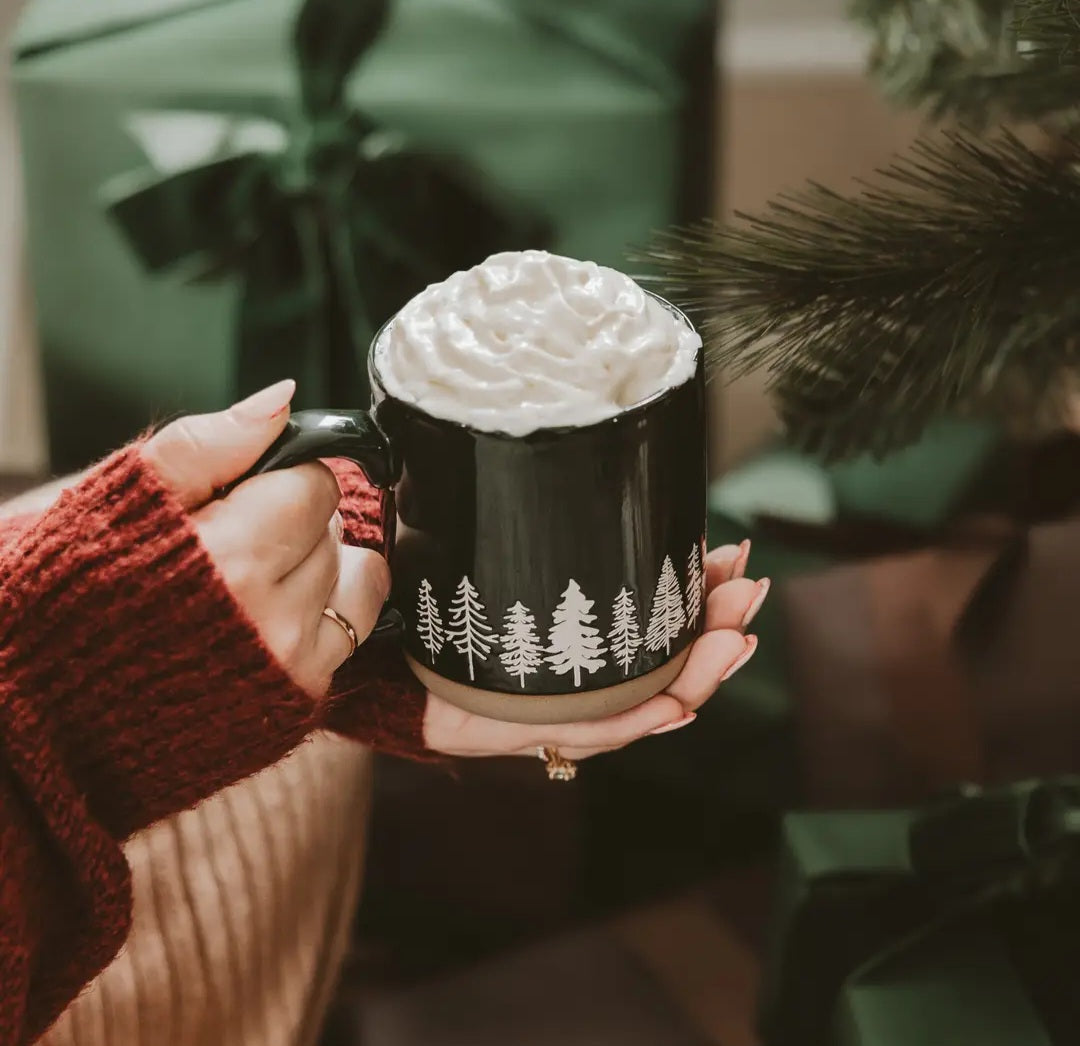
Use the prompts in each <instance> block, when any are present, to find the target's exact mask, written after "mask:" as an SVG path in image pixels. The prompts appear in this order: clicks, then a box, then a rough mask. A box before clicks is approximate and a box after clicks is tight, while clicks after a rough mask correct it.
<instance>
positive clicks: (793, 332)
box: [647, 0, 1080, 458]
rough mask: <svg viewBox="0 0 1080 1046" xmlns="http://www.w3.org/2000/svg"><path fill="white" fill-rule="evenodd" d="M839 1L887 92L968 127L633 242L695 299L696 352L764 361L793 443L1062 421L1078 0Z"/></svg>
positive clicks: (668, 284)
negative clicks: (865, 38)
mask: <svg viewBox="0 0 1080 1046" xmlns="http://www.w3.org/2000/svg"><path fill="white" fill-rule="evenodd" d="M853 10H854V13H855V14H856V15H857V17H859V18H860V19H861V20H862V21H863V22H865V23H868V24H870V25H871V26H873V27H874V28H875V30H876V32H877V36H878V40H877V46H876V48H875V51H874V58H873V63H872V64H873V67H874V69H875V71H876V72H877V74H878V76H879V78H880V79H881V80H882V82H883V83H884V84H885V85H886V87H887V88H888V89H889V90H890V92H891V94H892V95H893V96H894V97H895V98H896V99H898V100H901V101H909V102H919V103H922V102H926V103H928V104H929V106H930V110H929V111H930V115H931V116H932V117H937V118H944V117H946V116H950V117H952V116H955V117H958V118H961V119H962V120H963V121H964V122H965V124H967V125H968V126H969V128H975V129H968V130H965V131H961V132H957V131H949V132H946V133H945V134H943V135H942V134H940V133H938V132H937V131H930V132H928V133H927V134H926V135H925V136H924V137H923V138H922V139H921V140H920V141H919V142H917V143H916V145H915V146H914V148H913V150H912V152H911V154H910V156H908V157H906V158H902V159H899V160H897V161H896V162H895V163H894V164H893V165H892V166H891V167H889V168H888V169H887V170H885V171H883V172H881V177H880V179H879V180H878V181H876V182H873V183H871V184H868V185H866V186H865V187H864V188H863V189H862V190H861V191H860V192H858V193H857V194H856V195H853V196H844V195H841V194H839V193H837V192H834V191H831V190H829V189H826V188H823V187H820V186H811V187H810V188H808V189H807V190H806V191H804V192H800V193H795V194H792V195H791V196H787V197H784V198H782V199H780V200H777V201H776V202H774V203H773V204H772V205H771V206H770V208H769V210H768V212H767V213H766V214H764V215H761V216H758V217H753V218H748V219H742V220H740V221H738V222H736V223H734V224H732V225H717V224H710V225H703V226H698V227H693V228H687V229H682V230H678V231H675V232H673V233H670V234H668V235H666V236H664V237H662V238H661V239H660V240H659V241H658V242H657V243H656V244H655V245H654V246H653V247H652V248H651V250H649V251H648V252H647V254H648V256H649V258H650V260H651V261H653V262H655V263H657V264H658V265H659V267H660V269H661V270H662V271H663V272H664V273H665V276H664V277H663V279H662V280H661V283H662V285H663V287H664V289H665V290H666V292H667V293H668V295H669V296H671V297H672V298H673V299H674V300H676V301H679V302H680V303H681V304H686V305H687V306H688V308H689V310H690V311H691V312H692V313H694V314H695V315H696V318H697V319H698V320H699V326H700V327H701V329H702V331H703V333H704V335H705V336H706V338H707V339H708V341H709V342H710V344H711V352H712V359H713V362H714V364H716V365H718V366H721V367H723V368H724V369H725V370H727V371H728V372H729V373H731V374H736V375H737V374H738V373H740V372H743V371H745V370H749V369H756V368H765V369H767V370H768V371H769V372H770V374H771V376H772V382H773V387H774V389H775V392H776V395H777V398H778V400H779V406H780V410H781V415H782V417H783V419H784V422H785V425H786V428H787V430H788V433H789V435H790V436H791V438H792V439H793V441H795V442H796V443H798V444H799V445H801V446H803V447H805V448H807V449H809V450H812V451H816V452H821V453H822V454H824V455H826V456H828V457H834V458H839V457H847V456H851V455H853V454H856V453H859V452H863V451H870V452H873V453H875V454H881V453H884V452H886V451H889V450H891V449H893V448H896V447H900V446H903V445H906V444H908V443H911V442H912V441H914V440H915V439H916V438H917V437H918V436H919V435H920V434H921V433H922V432H923V431H924V430H925V429H926V427H927V425H928V424H929V423H930V422H932V421H934V420H935V419H938V418H941V417H943V416H947V415H952V414H969V415H980V416H991V417H994V418H995V419H1000V420H1004V421H1005V422H1007V423H1009V424H1010V425H1013V424H1018V423H1023V425H1024V427H1025V428H1029V429H1030V427H1031V425H1032V424H1035V425H1044V424H1045V423H1047V422H1049V423H1051V424H1060V423H1062V422H1066V421H1068V420H1070V419H1071V418H1072V416H1073V411H1074V400H1073V396H1072V393H1073V389H1074V387H1075V378H1076V367H1077V363H1078V353H1080V341H1078V340H1077V337H1076V332H1077V328H1078V324H1080V291H1078V290H1077V287H1080V280H1078V278H1077V277H1078V275H1080V272H1078V269H1080V250H1078V249H1077V248H1078V242H1080V241H1078V239H1077V237H1076V233H1075V230H1076V229H1077V227H1078V225H1080V177H1078V175H1077V168H1076V159H1077V158H1078V156H1080V134H1078V133H1077V130H1076V129H1075V126H1076V125H1077V123H1078V121H1077V114H1078V112H1080V4H1077V3H1075V2H1073V0H1013V2H1006V0H858V2H857V3H855V4H853ZM1003 121H1008V123H1009V124H1010V129H1008V130H1006V129H1000V130H992V129H990V128H992V127H993V125H994V124H995V123H997V122H1003ZM1018 125H1019V126H1018ZM1029 131H1030V133H1029ZM1046 131H1051V132H1052V145H1050V146H1048V145H1047V140H1048V136H1047V135H1046V133H1045V132H1046Z"/></svg>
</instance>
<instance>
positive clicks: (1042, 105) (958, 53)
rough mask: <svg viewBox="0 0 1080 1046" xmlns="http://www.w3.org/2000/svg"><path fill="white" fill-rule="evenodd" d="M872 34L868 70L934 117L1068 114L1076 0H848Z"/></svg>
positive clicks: (1078, 79) (1076, 85) (1078, 27)
mask: <svg viewBox="0 0 1080 1046" xmlns="http://www.w3.org/2000/svg"><path fill="white" fill-rule="evenodd" d="M849 6H850V11H851V15H852V17H853V18H854V19H855V20H857V21H858V22H860V23H861V24H863V25H865V26H867V27H868V28H869V29H870V30H871V31H872V32H873V34H874V37H875V46H874V49H873V52H872V55H871V61H870V69H871V73H872V75H873V76H874V77H875V79H876V80H877V81H878V82H879V83H880V85H881V87H882V89H883V91H884V92H885V94H886V95H888V96H889V97H891V98H892V99H894V100H895V101H897V102H900V103H901V104H905V105H910V106H921V105H924V104H926V105H928V106H929V111H930V114H931V115H932V116H933V117H934V118H935V119H940V118H943V117H945V116H956V117H959V118H961V119H962V120H963V121H965V122H967V123H968V124H971V125H975V126H985V125H986V124H988V123H989V122H991V121H993V120H996V119H1020V120H1041V119H1044V118H1049V117H1052V116H1058V115H1060V114H1069V115H1074V114H1075V113H1076V110H1077V108H1078V106H1080V68H1078V67H1077V62H1076V61H1075V55H1076V54H1077V51H1078V49H1080V0H851V2H850V5H849Z"/></svg>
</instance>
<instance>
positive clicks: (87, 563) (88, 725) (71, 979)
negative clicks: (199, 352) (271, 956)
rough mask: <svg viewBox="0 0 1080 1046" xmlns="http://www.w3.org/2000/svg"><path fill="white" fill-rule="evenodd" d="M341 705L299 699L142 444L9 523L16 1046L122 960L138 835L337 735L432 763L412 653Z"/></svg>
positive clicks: (345, 482)
mask: <svg viewBox="0 0 1080 1046" xmlns="http://www.w3.org/2000/svg"><path fill="white" fill-rule="evenodd" d="M336 471H337V473H338V475H339V477H341V479H340V482H341V484H342V486H343V487H344V488H345V490H344V493H345V495H346V496H345V498H344V499H343V506H342V511H343V515H344V516H345V518H346V520H347V522H348V524H349V527H348V535H349V539H350V540H353V541H356V542H364V543H376V544H378V543H379V540H380V533H379V524H378V517H377V516H373V515H372V512H373V510H374V509H377V508H378V501H377V495H375V494H374V493H373V492H372V491H371V490H370V488H368V487H367V486H366V484H364V482H363V481H362V479H361V478H360V477H359V475H358V474H357V473H356V471H355V470H351V469H348V468H345V467H344V466H340V467H338V468H337V469H336ZM375 671H379V672H383V673H385V675H384V676H383V677H382V678H376V677H374V676H373V675H372V674H371V673H373V672H375ZM335 693H336V695H337V696H335V697H334V698H333V699H332V700H330V701H328V702H325V703H321V702H317V701H315V700H313V699H312V698H311V697H310V696H309V695H307V694H306V693H304V692H303V691H302V690H300V689H299V688H298V687H297V686H295V685H294V684H293V683H292V681H291V680H290V678H289V677H288V676H287V675H286V673H285V672H284V670H283V669H282V668H281V667H280V666H279V665H278V664H277V663H276V661H275V660H274V658H273V657H272V655H271V654H270V653H269V651H268V650H267V648H266V647H265V646H264V644H263V643H262V641H261V640H260V638H259V636H258V634H257V632H256V631H255V629H254V626H253V625H252V624H251V623H250V622H249V621H248V620H247V619H246V617H245V616H244V615H243V613H242V611H241V610H240V608H239V607H238V605H237V604H236V602H235V601H234V600H233V598H232V596H231V595H230V593H229V591H228V589H227V587H226V586H225V583H224V582H223V580H222V579H221V577H220V575H219V574H218V573H217V571H216V569H215V568H214V566H213V564H212V562H211V561H210V559H209V557H208V556H207V554H206V552H205V550H204V549H203V547H202V545H201V543H200V542H199V540H198V537H197V535H196V533H195V530H194V528H193V527H192V526H191V524H190V522H189V520H188V519H187V517H186V515H185V514H184V512H183V511H182V509H181V508H180V506H179V505H178V504H177V503H176V501H175V500H174V498H173V497H172V496H171V494H170V493H169V492H168V491H167V490H166V489H165V488H164V487H163V485H162V484H161V483H160V482H159V481H158V480H157V478H156V476H155V475H154V474H153V473H152V471H151V470H150V469H149V468H148V467H147V466H146V465H145V463H144V462H143V459H142V458H141V456H140V454H139V452H138V448H137V447H133V448H128V449H127V450H125V451H122V452H120V453H118V454H117V455H115V456H113V457H112V458H110V459H108V460H107V461H106V462H104V463H103V464H102V465H100V466H99V467H98V468H96V469H94V470H93V471H92V472H91V473H90V474H89V475H88V476H87V477H86V478H85V479H83V480H82V481H81V482H80V483H79V484H78V485H76V486H75V487H73V488H71V489H70V490H68V491H66V492H65V493H64V494H63V495H61V497H60V499H59V501H58V502H57V503H56V504H55V505H54V506H53V507H52V508H51V509H49V510H48V511H47V512H45V513H44V514H43V515H42V516H41V517H39V518H37V519H36V520H34V521H26V520H9V521H5V522H4V525H3V527H2V528H0V869H2V874H0V1046H23V1044H26V1043H30V1042H33V1041H34V1040H35V1039H36V1038H38V1037H39V1036H40V1035H41V1034H42V1032H43V1031H44V1030H45V1028H46V1027H48V1025H49V1024H51V1023H52V1022H53V1021H54V1020H55V1019H56V1017H57V1015H58V1014H59V1013H61V1012H62V1010H63V1009H64V1008H65V1007H66V1006H67V1005H68V1004H69V1003H70V1002H71V1000H72V999H73V998H74V997H75V996H76V994H77V993H78V992H79V990H80V989H81V988H82V987H83V986H84V985H85V984H86V983H87V982H88V981H90V980H91V979H92V978H93V977H95V975H96V974H97V973H98V972H99V971H101V970H102V969H104V967H105V966H106V965H107V964H108V963H109V962H110V960H111V959H112V958H113V956H114V955H115V954H116V953H117V951H118V949H119V948H120V946H121V945H122V944H123V942H124V940H125V939H126V937H127V935H128V932H129V929H130V926H131V918H132V916H131V904H132V899H131V878H130V871H129V867H128V864H127V862H126V861H125V859H124V854H123V851H122V849H121V845H120V844H121V843H122V842H123V841H124V840H125V839H127V838H128V837H129V836H131V835H132V833H135V832H137V831H139V830H140V829H143V828H145V827H146V826H148V825H150V824H152V823H154V822H157V821H160V820H161V819H163V818H167V817H170V816H172V815H174V814H176V813H178V812H179V811H182V810H185V809H188V808H190V807H192V806H194V805H195V804H197V803H199V802H200V801H201V800H203V799H205V798H206V797H208V796H211V795H213V794H215V793H218V792H220V791H221V790H222V789H225V788H227V787H228V786H230V785H232V784H233V783H234V782H237V781H240V780H241V779H244V778H247V777H248V776H249V775H251V774H254V773H256V772H257V771H259V770H261V769H263V768H264V767H268V766H270V765H271V764H274V763H277V762H278V761H279V760H281V759H282V757H284V756H285V755H286V754H287V753H288V752H289V751H290V750H291V749H293V748H295V747H296V746H297V745H298V744H299V743H300V742H301V741H302V740H303V739H304V738H305V737H307V736H308V735H309V734H310V733H311V732H312V731H313V730H315V729H316V728H318V727H321V726H330V727H332V728H333V729H336V730H339V731H341V732H342V733H345V734H347V735H348V736H350V737H352V738H355V739H357V740H361V741H366V742H368V743H373V744H375V745H378V746H380V747H383V748H386V749H388V750H391V751H395V752H398V753H402V754H409V755H413V756H420V755H422V754H423V745H422V741H421V728H422V719H423V707H424V698H423V694H422V693H421V692H420V688H419V687H418V686H417V685H416V684H415V682H413V681H412V680H411V679H410V678H409V677H408V676H407V674H406V670H405V668H404V664H403V659H402V658H401V656H400V653H398V652H396V651H394V650H393V649H391V648H387V647H382V648H376V647H374V646H373V647H372V648H371V649H370V650H366V649H365V650H364V652H363V656H361V655H359V654H358V655H357V657H356V658H354V659H353V663H350V665H349V666H348V669H347V671H345V672H344V673H343V674H342V677H341V680H340V683H339V685H338V686H336V687H335ZM328 717H329V718H328Z"/></svg>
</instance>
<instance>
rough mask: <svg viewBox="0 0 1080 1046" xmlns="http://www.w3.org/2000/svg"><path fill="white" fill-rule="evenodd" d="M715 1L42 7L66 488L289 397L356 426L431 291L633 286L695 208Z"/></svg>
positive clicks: (51, 392)
mask: <svg viewBox="0 0 1080 1046" xmlns="http://www.w3.org/2000/svg"><path fill="white" fill-rule="evenodd" d="M713 6H714V5H713V3H712V2H711V0H672V2H671V3H670V4H668V5H666V6H665V8H664V10H663V11H659V10H657V9H656V7H655V5H652V4H649V3H645V2H643V0H604V2H601V3H595V4H589V5H566V4H564V3H562V2H560V0H377V2H376V0H306V2H302V0H107V2H103V3H98V4H95V5H93V9H92V10H87V9H86V8H85V5H72V4H71V3H70V2H69V0H37V2H36V3H35V4H32V5H31V6H30V7H29V9H28V12H27V15H26V17H25V18H24V20H23V22H22V24H21V25H20V27H19V31H18V33H17V35H16V41H15V49H16V65H15V97H16V105H17V110H18V115H19V121H20V130H21V136H22V143H23V153H24V166H25V175H26V177H25V185H26V197H27V204H28V214H29V240H30V257H31V272H32V279H33V284H34V291H35V297H36V302H37V312H38V319H39V327H40V333H41V344H42V350H43V359H44V370H45V382H46V399H47V407H48V411H49V435H50V444H51V451H52V457H53V464H54V467H56V468H58V469H66V468H71V467H75V466H78V465H81V464H84V463H85V462H86V461H87V460H89V459H90V458H92V457H94V456H96V455H98V454H100V453H103V452H104V451H105V450H107V449H108V448H109V447H110V446H112V445H114V444H116V443H118V442H120V441H122V440H124V439H127V438H129V437H130V436H131V435H132V434H133V433H134V432H136V431H138V430H139V429H140V428H142V427H143V426H144V425H145V424H147V423H148V422H149V421H152V420H154V419H156V418H160V417H162V416H164V415H167V414H169V413H172V412H174V411H177V410H211V409H217V408H220V407H221V406H223V405H225V404H226V403H228V402H229V401H230V400H231V399H233V398H234V397H235V396H237V395H239V394H241V393H243V392H246V391H249V390H250V389H252V388H254V387H257V386H259V385H262V384H265V383H266V382H268V381H271V380H274V379H275V378H277V377H279V376H283V375H286V374H290V375H292V376H295V377H296V378H297V379H298V380H299V383H300V389H299V393H298V397H297V403H298V404H299V405H311V404H314V403H320V404H323V405H325V404H326V403H327V402H329V403H332V404H356V403H360V404H362V403H363V402H364V400H365V396H366V387H365V381H364V360H363V357H364V354H365V352H366V349H367V346H368V343H369V339H370V337H371V334H372V332H373V330H375V329H376V328H377V327H378V326H379V325H380V324H381V323H382V322H383V321H384V320H385V319H387V318H388V317H389V316H390V315H392V313H393V312H394V311H395V310H396V309H397V308H398V307H399V306H400V305H401V304H402V303H403V302H404V301H405V300H407V299H408V298H409V297H410V296H411V295H412V294H413V293H415V292H416V291H417V290H419V289H421V288H422V287H423V286H425V285H426V284H427V283H429V282H432V281H433V280H437V279H441V278H443V277H445V276H446V275H448V274H449V273H450V272H452V271H454V270H455V269H457V268H461V267H465V266H467V265H471V264H474V263H475V262H477V261H480V260H481V259H482V258H483V257H485V256H486V255H487V254H489V253H492V252H494V251H497V250H502V249H516V248H520V247H525V246H547V247H549V248H551V249H554V250H559V251H562V252H564V253H567V254H572V255H577V256H584V257H593V258H595V259H596V260H598V261H601V262H607V263H614V264H623V255H624V251H625V249H626V248H627V247H628V246H630V245H631V244H635V243H639V242H641V241H643V240H644V239H645V238H646V237H647V236H648V235H649V233H650V232H651V230H652V229H654V228H655V227H657V226H662V225H665V224H668V223H670V222H672V221H679V220H684V219H686V218H689V217H691V216H693V215H695V214H701V213H703V212H704V211H705V210H706V209H707V207H708V203H707V198H708V193H707V192H706V190H705V184H704V183H703V182H702V183H700V184H697V185H696V186H695V185H693V184H692V183H693V177H694V176H697V177H699V178H700V174H701V172H702V171H703V170H706V169H707V168H708V165H707V164H706V165H704V166H703V165H702V164H701V163H699V162H697V160H699V158H700V157H699V155H697V154H696V153H695V150H697V151H698V153H700V151H701V150H702V149H704V148H706V146H705V144H704V143H707V142H709V140H710V137H711V136H710V131H711V119H707V117H709V116H710V115H711V106H710V105H708V104H706V103H705V100H706V96H707V100H708V101H711V87H712V84H711V81H710V80H709V79H708V73H709V70H710V69H711V63H710V62H707V61H706V60H705V57H704V55H705V51H704V43H703V40H704V36H703V34H702V27H703V26H706V25H710V24H711V19H712V16H713ZM711 49H712V38H711V36H710V37H709V48H708V50H709V52H711ZM695 55H696V56H697V57H696V58H695V59H694V60H693V61H689V62H688V56H689V57H691V58H693V57H694V56H695ZM693 172H697V174H696V175H694V174H693Z"/></svg>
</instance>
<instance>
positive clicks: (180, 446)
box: [142, 381, 390, 696]
mask: <svg viewBox="0 0 1080 1046" xmlns="http://www.w3.org/2000/svg"><path fill="white" fill-rule="evenodd" d="M294 391H295V383H294V382H292V381H284V382H280V383H279V384H277V385H273V386H271V387H270V388H268V389H263V390H262V392H258V393H256V394H255V395H254V396H252V397H250V398H249V399H246V400H244V401H243V402H242V403H238V404H236V405H235V406H233V407H231V408H229V410H227V411H223V412H221V413H219V414H204V415H194V416H191V417H186V418H181V419H180V420H179V421H175V422H173V423H172V424H171V425H168V426H166V427H165V428H163V429H162V430H161V431H160V432H158V433H157V434H156V435H154V436H153V437H152V438H151V439H149V440H148V441H147V442H146V444H145V445H144V447H143V451H142V453H143V457H144V459H145V461H146V462H147V463H148V464H149V465H150V466H151V468H153V470H154V471H155V472H156V473H157V475H158V477H159V478H160V479H161V480H162V481H163V482H164V483H165V484H166V486H168V487H169V488H170V489H171V490H172V492H173V493H174V494H175V495H176V496H177V497H178V498H179V499H180V501H181V503H182V504H183V506H184V508H186V509H187V510H188V512H189V513H190V515H191V520H192V522H193V523H194V525H195V529H196V530H197V531H198V533H199V537H200V538H201V539H202V542H203V545H204V546H205V547H206V550H207V551H208V552H209V554H210V558H211V559H212V560H213V561H214V563H215V564H216V566H217V568H218V570H219V571H220V572H221V575H222V577H223V578H224V579H225V583H226V585H228V587H229V589H230V591H231V592H232V594H233V596H234V597H235V599H236V601H237V602H238V603H239V604H240V606H241V607H242V608H243V610H244V612H245V613H246V614H247V616H248V618H249V619H250V620H251V621H252V622H253V623H254V625H255V627H256V628H257V629H258V631H259V634H260V636H261V637H262V639H263V641H264V642H265V643H266V645H267V647H268V648H269V649H270V652H271V653H272V654H273V655H274V656H275V657H276V658H277V660H278V661H279V662H280V663H281V664H282V666H284V668H285V670H286V671H287V672H288V673H289V675H290V676H291V677H292V678H293V680H294V681H295V682H296V683H297V684H299V685H300V686H301V687H303V688H304V689H305V690H307V691H308V692H309V693H311V694H313V695H317V696H321V695H322V694H324V693H326V691H327V689H328V688H329V686H330V681H331V677H332V676H333V674H334V672H335V671H336V670H337V669H338V668H339V667H340V665H341V664H342V663H343V662H344V661H345V659H346V658H347V657H348V656H349V653H350V651H351V649H352V643H351V641H350V639H349V637H348V636H347V634H346V632H345V630H344V629H343V628H342V627H341V626H340V625H338V624H336V623H335V622H334V621H332V620H330V619H329V618H328V617H326V616H324V615H323V609H324V608H325V607H331V608H332V609H333V610H336V611H337V612H338V613H339V614H340V615H341V616H342V617H344V618H345V619H346V620H347V621H348V622H349V623H350V624H351V625H352V626H353V628H354V629H355V630H356V633H357V637H358V639H359V641H360V642H363V641H364V639H366V638H367V636H368V634H369V633H370V632H371V630H372V629H373V628H374V627H375V624H376V621H377V620H378V616H379V612H380V610H381V609H382V605H383V602H384V600H385V599H386V596H387V593H388V592H389V589H390V574H389V570H388V568H387V565H386V563H385V561H384V560H383V559H382V557H381V556H379V555H378V554H377V553H375V552H371V551H368V550H366V549H360V548H350V547H347V546H344V545H342V544H341V520H340V517H338V516H337V506H338V500H339V498H340V491H339V489H338V485H337V480H335V479H334V475H333V473H332V472H331V471H330V470H329V469H328V468H327V467H326V466H325V465H321V464H318V463H315V464H310V465H301V466H299V467H297V468H292V469H284V470H282V471H279V472H269V473H265V474H263V475H259V476H254V477H252V478H251V479H249V480H246V481H245V482H244V483H242V484H240V486H238V487H236V488H235V489H234V490H232V491H231V492H230V493H229V494H228V495H227V496H226V497H224V498H215V493H216V492H217V491H218V490H220V489H221V488H222V487H226V486H228V485H229V484H230V483H232V482H234V481H235V480H237V479H238V478H239V477H240V476H242V475H243V474H244V473H245V472H246V471H247V470H248V469H250V468H251V467H252V465H254V464H255V462H256V461H258V459H259V457H260V456H261V455H262V453H263V451H265V450H266V448H267V447H269V446H270V444H271V443H272V442H273V441H274V440H275V439H276V438H277V437H278V436H279V435H280V434H281V432H282V431H283V430H284V428H285V425H286V423H287V421H288V418H289V402H290V400H291V399H292V395H293V392H294ZM165 591H166V590H165V589H164V587H163V598H167V596H166V595H165V594H164V593H165Z"/></svg>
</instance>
